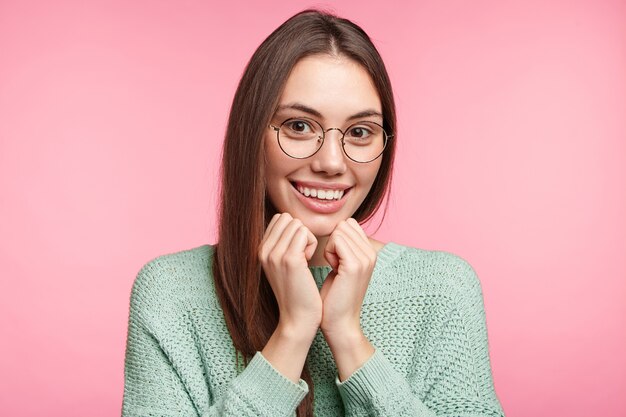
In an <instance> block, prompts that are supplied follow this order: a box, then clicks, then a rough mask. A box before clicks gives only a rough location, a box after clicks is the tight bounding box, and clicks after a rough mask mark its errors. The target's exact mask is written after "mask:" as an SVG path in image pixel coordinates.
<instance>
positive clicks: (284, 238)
mask: <svg viewBox="0 0 626 417" xmlns="http://www.w3.org/2000/svg"><path fill="white" fill-rule="evenodd" d="M300 227H304V225H303V224H302V222H301V221H300V220H298V219H292V220H291V221H290V222H289V224H288V225H287V226H286V227H285V228H284V230H283V231H282V233H281V235H280V238H278V241H277V242H276V245H274V249H273V250H272V251H273V252H278V253H282V254H284V253H286V252H287V250H288V249H289V247H290V246H291V241H292V239H293V236H294V235H295V234H296V232H297V231H298V229H300ZM307 242H308V238H307ZM305 247H306V245H305V246H303V247H302V248H300V252H302V253H304V250H305Z"/></svg>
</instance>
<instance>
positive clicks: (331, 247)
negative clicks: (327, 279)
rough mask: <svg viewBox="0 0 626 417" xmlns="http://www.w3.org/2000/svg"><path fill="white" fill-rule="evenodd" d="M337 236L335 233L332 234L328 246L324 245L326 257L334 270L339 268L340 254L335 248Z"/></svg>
mask: <svg viewBox="0 0 626 417" xmlns="http://www.w3.org/2000/svg"><path fill="white" fill-rule="evenodd" d="M335 238H336V236H335V235H334V234H331V235H330V238H328V241H327V242H326V246H325V247H324V259H326V260H327V261H328V263H329V264H330V266H331V267H332V268H333V270H335V271H336V270H337V268H339V255H338V254H337V250H336V249H335Z"/></svg>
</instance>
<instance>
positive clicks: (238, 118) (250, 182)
mask: <svg viewBox="0 0 626 417" xmlns="http://www.w3.org/2000/svg"><path fill="white" fill-rule="evenodd" d="M316 54H325V55H331V56H345V57H347V58H349V59H351V60H353V61H355V62H357V63H359V64H360V65H361V66H363V68H365V69H366V70H367V72H368V73H369V75H370V76H371V77H372V80H373V82H374V85H375V87H376V90H377V91H378V95H379V97H380V101H381V104H382V113H383V121H384V124H383V127H384V128H385V130H386V131H387V132H388V133H393V134H394V137H393V138H392V139H391V140H389V142H388V143H387V147H386V148H385V151H384V153H383V155H382V156H381V158H382V161H381V165H380V168H379V171H378V174H377V176H376V179H375V180H374V183H373V184H372V188H371V189H370V191H369V193H368V195H367V196H366V198H365V200H364V201H363V203H362V204H361V205H360V206H359V208H358V209H357V211H356V212H355V213H354V215H353V217H354V218H355V219H356V220H357V221H359V223H363V222H365V221H367V220H369V219H370V218H371V217H372V216H373V215H374V214H375V213H376V211H377V210H378V209H379V208H380V206H381V204H382V201H383V200H384V197H385V195H387V194H388V192H389V188H390V184H391V171H392V167H393V159H394V153H395V141H396V129H395V128H396V111H395V104H394V99H393V92H392V89H391V83H390V81H389V76H388V74H387V71H386V69H385V65H384V63H383V61H382V59H381V57H380V55H379V53H378V51H377V50H376V47H375V46H374V45H373V43H372V42H371V40H370V38H369V36H368V35H367V34H366V33H365V32H364V31H363V30H362V29H361V28H360V27H359V26H357V25H355V24H354V23H352V22H350V21H349V20H346V19H342V18H339V17H337V16H334V15H332V14H330V13H327V12H322V11H318V10H304V11H302V12H300V13H298V14H296V15H294V16H293V17H291V18H290V19H288V20H287V21H286V22H285V23H283V24H282V25H281V26H280V27H278V28H277V29H276V30H275V31H274V32H273V33H272V34H271V35H270V36H269V37H268V38H267V39H265V41H263V43H262V44H261V45H260V46H259V47H258V48H257V50H256V51H255V52H254V54H253V55H252V58H251V59H250V62H248V65H247V66H246V69H245V71H244V74H243V76H242V78H241V81H240V82H239V86H238V87H237V91H236V93H235V97H234V99H233V103H232V107H231V110H230V116H229V119H228V126H227V130H226V136H225V140H224V147H223V151H222V167H221V169H222V171H221V185H220V208H219V217H218V222H219V231H218V234H219V236H218V238H219V240H218V244H217V245H216V247H215V255H214V258H213V265H212V267H213V279H214V283H215V289H216V293H217V296H218V298H219V302H220V305H221V307H222V310H223V312H224V318H225V321H226V325H227V326H228V330H229V332H230V335H231V337H232V340H233V344H234V347H235V350H236V352H237V353H238V354H237V357H236V358H235V362H236V366H237V368H239V354H241V356H242V357H243V358H244V362H245V364H246V365H247V363H248V361H249V360H250V359H251V358H252V356H254V354H255V353H256V351H261V350H263V348H264V347H265V345H266V344H267V342H268V340H269V338H270V337H271V335H272V333H273V332H274V330H275V329H276V326H277V325H278V318H279V310H278V304H277V302H276V298H275V296H274V293H273V291H272V288H271V287H270V285H269V282H268V281H267V278H266V277H265V274H264V272H263V269H262V267H261V264H260V262H259V260H258V257H257V256H258V255H257V254H258V249H259V245H260V243H261V240H262V238H263V234H264V232H265V229H266V228H267V225H268V224H269V221H270V219H271V218H272V216H273V215H274V214H275V212H276V210H275V208H274V207H273V205H272V203H271V202H270V201H269V198H268V196H267V194H266V184H265V163H264V156H265V154H264V152H265V148H264V135H265V132H266V129H267V128H268V124H269V122H270V119H271V118H272V116H273V115H274V112H275V110H276V107H277V105H278V101H279V99H280V96H281V93H282V91H283V88H284V86H285V83H286V81H287V78H288V77H289V74H290V72H291V70H292V68H293V67H294V65H295V64H296V63H297V62H298V61H299V60H301V59H302V58H304V57H307V56H311V55H316ZM387 203H388V200H387ZM385 209H386V207H385ZM385 211H386V210H385ZM383 218H384V213H383ZM301 378H302V379H303V380H304V381H306V383H307V384H308V385H309V395H307V396H306V397H305V398H304V400H303V401H302V402H301V403H300V405H299V406H298V409H297V415H298V417H305V416H306V417H311V416H313V399H314V389H313V388H314V387H313V381H312V379H311V375H310V371H309V369H308V366H307V365H306V364H305V366H304V369H303V370H302V375H301Z"/></svg>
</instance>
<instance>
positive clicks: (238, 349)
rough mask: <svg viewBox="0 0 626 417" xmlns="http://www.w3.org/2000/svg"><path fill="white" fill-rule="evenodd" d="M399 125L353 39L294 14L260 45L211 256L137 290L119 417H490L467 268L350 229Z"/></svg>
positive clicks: (171, 266)
mask: <svg viewBox="0 0 626 417" xmlns="http://www.w3.org/2000/svg"><path fill="white" fill-rule="evenodd" d="M395 125H396V119H395V107H394V101H393V94H392V90H391V85H390V82H389V78H388V76H387V72H386V70H385V67H384V64H383V62H382V60H381V58H380V56H379V54H378V52H377V51H376V48H375V47H374V45H373V44H372V43H371V41H370V39H369V38H368V36H367V35H366V34H365V32H363V31H362V30H361V29H360V28H359V27H357V26H356V25H354V24H353V23H351V22H349V21H347V20H344V19H340V18H337V17H334V16H331V15H328V14H324V13H320V12H317V11H310V10H309V11H304V12H302V13H299V14H297V15H295V16H294V17H292V18H291V19H289V20H288V21H287V22H285V23H284V24H283V25H281V26H280V27H279V28H278V29H277V30H276V31H274V33H272V34H271V35H270V36H269V37H268V38H267V39H266V40H265V41H264V42H263V43H262V44H261V46H260V47H259V48H258V49H257V51H256V52H255V53H254V55H253V57H252V59H251V60H250V62H249V64H248V66H247V68H246V71H245V73H244V75H243V77H242V80H241V82H240V84H239V87H238V89H237V92H236V94H235V98H234V102H233V106H232V109H231V114H230V118H229V123H228V129H227V132H226V138H225V143H224V153H223V165H222V185H221V209H220V219H219V221H220V228H219V242H218V244H217V245H215V246H209V245H204V246H201V247H199V248H195V249H191V250H187V251H182V252H179V253H175V254H170V255H164V256H161V257H158V258H157V259H154V260H152V261H151V262H149V263H148V264H146V265H145V266H144V267H143V268H142V269H141V271H140V272H139V274H138V276H137V279H136V281H135V284H134V286H133V291H132V296H131V309H130V319H129V330H128V342H127V350H126V362H125V387H124V404H123V415H125V416H140V415H159V416H161V415H163V416H165V415H168V416H169V415H180V416H272V417H274V416H290V415H294V414H296V415H298V416H312V415H318V416H341V415H354V416H356V415H379V416H435V415H449V416H453V415H472V416H501V415H503V412H502V409H501V407H500V403H499V401H498V398H497V396H496V394H495V391H494V387H493V383H492V375H491V367H490V362H489V355H488V344H487V331H486V325H485V318H484V310H483V300H482V293H481V289H480V283H479V281H478V279H477V277H476V274H475V273H474V271H473V269H472V268H471V266H470V265H469V264H468V263H467V262H465V261H464V260H463V259H461V258H459V257H458V256H455V255H453V254H450V253H446V252H436V251H425V250H418V249H414V248H410V247H406V246H403V245H399V244H395V243H393V242H389V243H386V244H384V243H382V242H379V241H377V240H375V239H372V238H370V237H368V236H367V235H366V234H365V233H364V231H363V229H362V228H361V226H360V224H359V223H363V222H365V221H366V220H368V219H369V218H371V217H372V215H373V214H374V213H375V212H376V210H378V208H379V207H380V206H381V202H382V200H383V197H384V196H385V194H386V192H387V191H388V189H389V185H390V181H391V169H392V165H393V155H394V149H395V140H396V137H395V136H394V135H395ZM307 394H308V395H307Z"/></svg>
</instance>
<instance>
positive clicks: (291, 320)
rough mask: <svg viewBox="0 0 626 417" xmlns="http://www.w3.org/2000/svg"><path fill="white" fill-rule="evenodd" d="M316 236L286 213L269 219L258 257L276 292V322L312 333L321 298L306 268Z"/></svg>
mask: <svg viewBox="0 0 626 417" xmlns="http://www.w3.org/2000/svg"><path fill="white" fill-rule="evenodd" d="M316 247H317V239H316V238H315V236H314V235H313V233H311V231H310V230H309V229H308V228H307V227H306V226H304V225H303V224H302V222H301V221H300V220H298V219H294V218H293V217H292V216H291V215H290V214H289V213H278V214H276V215H274V217H273V218H272V220H271V221H270V223H269V225H268V226H267V229H266V230H265V234H264V236H263V240H262V242H261V244H260V245H259V252H258V256H259V260H260V262H261V265H262V266H263V271H265V275H266V277H267V279H268V281H269V284H270V286H271V287H272V291H274V295H275V296H276V301H277V303H278V308H279V311H280V318H279V326H281V327H282V328H284V329H288V330H289V331H293V332H299V333H300V334H303V335H306V336H311V338H312V337H314V336H315V333H316V332H317V329H318V328H319V324H320V322H321V319H322V299H321V298H320V294H319V291H318V289H317V285H316V284H315V280H314V279H313V275H311V271H310V270H309V268H308V262H307V261H308V260H310V259H311V257H312V256H313V253H314V252H315V248H316Z"/></svg>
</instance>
